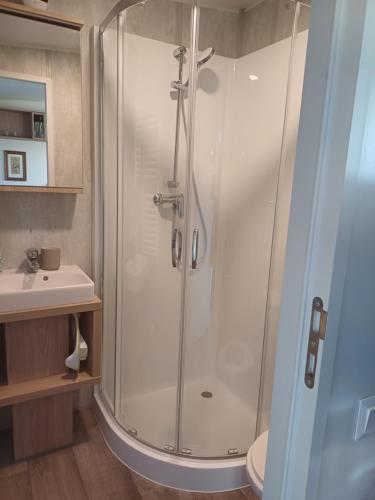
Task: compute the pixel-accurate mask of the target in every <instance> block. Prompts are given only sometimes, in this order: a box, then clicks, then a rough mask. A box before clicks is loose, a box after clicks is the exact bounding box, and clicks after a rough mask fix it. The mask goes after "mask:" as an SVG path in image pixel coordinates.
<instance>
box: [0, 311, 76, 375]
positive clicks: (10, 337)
mask: <svg viewBox="0 0 375 500" xmlns="http://www.w3.org/2000/svg"><path fill="white" fill-rule="evenodd" d="M5 344H6V360H7V381H8V384H17V383H19V382H25V381H30V380H35V379H39V378H42V377H48V376H51V375H57V374H59V373H64V372H65V371H66V369H65V358H66V357H67V356H68V354H69V316H67V315H66V316H56V317H51V318H42V319H33V320H31V321H18V322H15V323H7V324H6V325H5Z"/></svg>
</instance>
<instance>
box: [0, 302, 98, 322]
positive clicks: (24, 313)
mask: <svg viewBox="0 0 375 500" xmlns="http://www.w3.org/2000/svg"><path fill="white" fill-rule="evenodd" d="M101 308H102V301H101V300H100V299H99V298H98V297H96V296H95V297H94V298H93V299H92V300H88V301H87V302H78V303H77V304H65V305H61V306H49V307H40V308H39V307H38V308H35V309H21V310H19V309H18V310H17V311H9V312H0V323H13V322H15V321H26V320H30V319H38V318H51V317H53V316H64V315H65V314H75V313H81V312H90V311H100V310H101Z"/></svg>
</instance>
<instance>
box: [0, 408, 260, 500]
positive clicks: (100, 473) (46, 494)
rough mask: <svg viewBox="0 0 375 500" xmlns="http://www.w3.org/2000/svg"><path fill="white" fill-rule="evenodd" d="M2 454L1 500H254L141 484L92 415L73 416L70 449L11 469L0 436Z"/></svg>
mask: <svg viewBox="0 0 375 500" xmlns="http://www.w3.org/2000/svg"><path fill="white" fill-rule="evenodd" d="M0 450H1V451H0V500H246V499H247V500H257V497H256V496H255V495H254V494H253V493H252V492H251V490H250V489H249V488H246V489H243V490H238V491H234V492H230V493H215V494H200V493H186V492H182V491H176V490H171V489H169V488H163V487H162V486H157V485H156V484H154V483H151V482H150V481H147V480H145V479H143V478H142V477H140V476H138V475H137V474H135V473H133V472H131V471H130V470H129V469H128V468H127V467H125V466H124V465H123V464H121V463H120V462H119V461H118V460H117V459H116V458H115V457H114V456H113V455H112V453H111V452H110V451H109V449H108V448H107V446H106V444H105V442H104V439H103V437H102V435H101V433H100V430H99V428H98V426H97V425H96V421H95V418H94V416H93V413H92V412H91V411H90V410H82V411H80V412H79V413H77V414H76V416H75V438H74V444H73V446H71V447H69V448H64V449H62V450H58V451H54V452H52V453H48V454H46V455H43V456H40V457H36V458H33V459H30V460H26V461H23V462H17V463H14V462H13V461H12V458H11V456H12V450H11V442H10V438H9V434H8V433H2V434H1V433H0Z"/></svg>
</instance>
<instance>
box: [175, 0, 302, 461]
mask: <svg viewBox="0 0 375 500" xmlns="http://www.w3.org/2000/svg"><path fill="white" fill-rule="evenodd" d="M211 3H212V8H206V7H202V8H201V9H200V22H199V47H198V48H199V54H198V60H205V64H202V65H198V66H199V67H198V73H197V94H196V107H195V133H194V160H193V165H192V168H191V186H192V193H191V216H190V227H189V231H188V236H189V238H190V243H189V248H191V249H192V250H191V252H192V253H191V258H190V261H188V262H187V266H188V279H187V283H186V303H185V331H184V337H185V340H184V346H185V351H184V356H185V358H184V359H185V360H184V384H183V398H182V400H183V408H182V413H181V439H180V443H181V444H180V446H181V449H183V450H187V452H188V453H191V454H192V455H194V456H202V457H220V456H228V455H229V456H231V455H236V454H243V453H246V452H247V450H248V448H249V447H250V445H251V444H252V442H253V441H254V439H255V436H256V425H257V417H258V399H259V391H260V381H261V368H262V352H263V341H264V330H265V319H266V305H267V294H268V282H269V273H270V261H271V250H272V238H273V230H274V221H275V210H276V208H275V207H276V198H277V188H278V178H279V171H280V156H281V149H282V140H283V126H284V117H285V111H286V96H287V82H288V68H289V58H290V49H291V34H292V27H293V20H294V9H293V8H289V7H290V2H285V1H283V2H275V1H274V0H272V1H271V0H265V1H264V2H262V3H260V4H259V5H256V6H255V7H253V8H250V9H249V10H247V11H240V12H238V13H236V14H234V13H231V12H227V11H224V10H219V9H217V8H215V4H216V2H214V1H212V2H211ZM205 5H207V2H206V3H205ZM286 7H288V8H289V10H284V8H286ZM278 13H279V14H278ZM275 16H276V17H275ZM259 18H262V19H263V23H264V29H263V30H258V31H257V30H256V27H257V22H258V20H259ZM274 19H276V20H277V22H276V23H274V22H273V20H274ZM272 27H273V29H272ZM281 27H282V28H283V32H282V33H280V28H281ZM266 28H267V29H266ZM239 35H240V36H239ZM210 54H211V55H212V57H211V58H209V59H207V57H208V56H209V55H210ZM194 254H196V256H195V255H194ZM195 257H196V258H195Z"/></svg>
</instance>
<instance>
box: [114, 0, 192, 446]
mask: <svg viewBox="0 0 375 500" xmlns="http://www.w3.org/2000/svg"><path fill="white" fill-rule="evenodd" d="M122 18H123V20H122V40H121V50H122V59H121V60H122V68H121V71H122V92H121V96H122V97H121V100H122V103H120V109H121V117H122V123H121V125H120V126H121V129H122V132H121V137H122V147H121V151H120V163H119V170H120V178H119V183H120V185H121V190H122V204H121V207H120V215H119V250H118V259H119V266H120V269H119V273H120V275H121V277H122V279H121V282H120V286H121V288H119V289H118V310H119V313H120V316H119V318H118V334H119V335H120V337H121V340H120V345H119V356H120V358H121V364H120V373H119V377H120V378H119V401H118V419H119V421H120V423H121V424H122V425H123V426H124V427H125V428H126V429H127V430H128V431H129V432H130V433H132V434H134V435H136V436H137V438H138V439H140V440H141V441H144V442H146V443H148V444H150V445H152V446H154V447H158V448H161V449H163V448H164V449H166V450H169V451H173V450H174V449H175V434H176V398H177V391H178V383H177V382H178V368H179V339H180V331H181V302H182V286H183V283H182V266H181V261H182V259H183V242H184V240H185V228H184V223H185V217H184V213H185V207H184V185H185V177H186V173H185V172H186V165H185V157H186V141H185V140H182V138H181V137H180V134H182V130H181V129H180V131H177V133H176V117H177V105H178V96H179V90H178V86H179V85H182V84H183V82H184V81H185V80H186V79H187V71H188V70H187V68H188V58H189V53H188V48H189V36H190V8H189V7H188V6H186V5H184V4H182V3H178V2H170V1H166V0H150V1H149V2H147V3H145V4H144V5H137V6H134V7H131V8H129V9H127V10H126V11H125V12H124V13H123V14H122ZM181 98H182V99H184V100H186V99H187V95H186V94H183V95H182V93H181ZM176 134H177V139H176Z"/></svg>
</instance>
